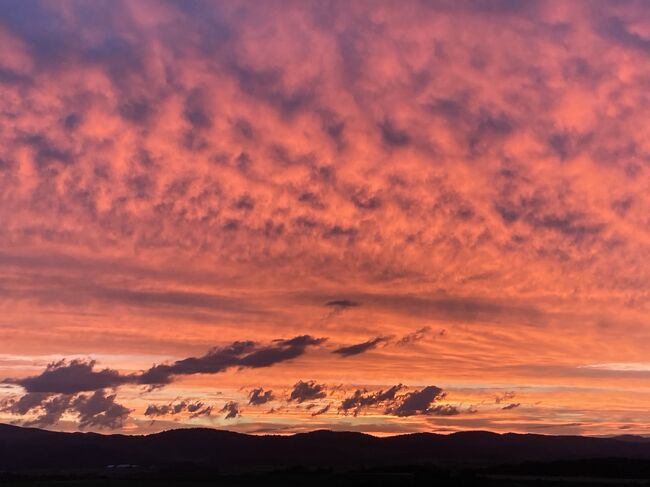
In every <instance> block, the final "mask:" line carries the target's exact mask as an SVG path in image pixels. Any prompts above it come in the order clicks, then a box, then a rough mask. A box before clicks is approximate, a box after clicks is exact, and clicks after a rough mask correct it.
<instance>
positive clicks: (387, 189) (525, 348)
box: [0, 0, 650, 435]
mask: <svg viewBox="0 0 650 487" xmlns="http://www.w3.org/2000/svg"><path fill="white" fill-rule="evenodd" d="M649 63H650V6H649V5H648V3H647V2H645V1H638V2H637V1H609V2H605V1H598V0H595V1H565V2H556V1H544V2H536V1H527V0H524V1H508V0H476V1H472V2H463V1H457V0H454V1H451V0H450V1H446V0H440V1H415V0H400V1H364V0H358V1H355V2H348V1H328V0H323V1H302V0H301V1H291V0H285V1H277V0H268V1H262V2H243V1H242V2H239V1H236V0H228V1H222V2H217V1H209V2H208V1H205V2H204V1H194V0H185V1H176V2H175V1H163V0H159V1H151V0H136V1H119V0H110V1H108V0H106V1H102V0H97V1H92V2H88V1H72V0H59V1H52V2H50V1H35V0H4V1H2V2H0V111H1V113H2V116H0V276H1V279H0V422H7V423H13V424H19V425H25V426H37V427H43V428H48V429H52V430H61V431H76V430H81V431H98V432H102V433H110V432H121V433H129V434H143V433H149V432H156V431H161V430H165V429H169V428H181V427H196V426H201V427H213V428H222V429H229V430H234V431H240V432H248V433H257V434H288V433H294V432H301V431H309V430H314V429H321V428H327V429H334V430H352V431H362V432H366V433H371V434H376V435H390V434H398V433H408V432H418V431H430V432H439V433H449V432H453V431H461V430H475V429H481V430H490V431H496V432H506V431H513V432H531V433H544V434H583V435H618V434H628V433H632V434H639V433H647V432H648V425H649V424H650V408H649V405H650V356H649V355H648V343H650V264H649V263H648V256H649V255H650V196H649V195H650V124H649V123H648V113H650V70H649V69H648V66H649V65H650V64H649Z"/></svg>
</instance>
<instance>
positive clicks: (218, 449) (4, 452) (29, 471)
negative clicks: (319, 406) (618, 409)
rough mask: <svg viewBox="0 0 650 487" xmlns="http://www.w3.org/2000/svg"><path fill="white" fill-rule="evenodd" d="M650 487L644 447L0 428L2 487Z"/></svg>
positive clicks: (527, 439)
mask: <svg viewBox="0 0 650 487" xmlns="http://www.w3.org/2000/svg"><path fill="white" fill-rule="evenodd" d="M400 484H402V485H432V486H461V485H468V486H473V485H474V486H506V487H508V486H512V487H514V486H563V485H573V486H576V485H577V486H580V485H603V486H606V485H648V486H650V442H649V441H648V439H646V438H643V437H629V436H628V437H618V438H589V437H579V436H543V435H517V434H506V435H498V434H494V433H487V432H468V433H457V434H452V435H436V434H412V435H402V436H394V437H389V438H377V437H373V436H369V435H363V434H359V433H345V432H341V433H336V432H331V431H315V432H312V433H307V434H298V435H293V436H251V435H243V434H238V433H232V432H227V431H218V430H210V429H187V430H174V431H167V432H164V433H160V434H154V435H147V436H124V435H98V434H93V433H57V432H49V431H43V430H38V429H30V428H19V427H15V426H8V425H0V485H1V486H21V485H22V486H38V485H48V486H51V485H56V486H62V487H63V486H71V487H72V486H78V487H82V486H109V485H120V486H136V485H137V486H181V485H189V486H196V487H202V486H248V485H270V486H275V485H283V486H284V485H306V486H310V487H311V486H314V487H318V486H325V485H327V486H335V487H341V486H366V485H367V486H382V485H400Z"/></svg>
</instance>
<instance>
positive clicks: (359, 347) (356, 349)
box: [332, 337, 389, 357]
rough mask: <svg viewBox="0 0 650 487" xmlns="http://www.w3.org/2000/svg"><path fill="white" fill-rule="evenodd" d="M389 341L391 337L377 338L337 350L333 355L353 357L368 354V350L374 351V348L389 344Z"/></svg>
mask: <svg viewBox="0 0 650 487" xmlns="http://www.w3.org/2000/svg"><path fill="white" fill-rule="evenodd" d="M388 340H389V337H375V338H373V339H371V340H367V341H365V342H362V343H357V344H355V345H349V346H347V347H340V348H337V349H336V350H334V351H333V352H332V353H336V354H338V355H341V356H342V357H351V356H353V355H359V354H362V353H364V352H367V351H368V350H372V349H373V348H376V347H377V345H379V344H380V343H383V342H387V341H388Z"/></svg>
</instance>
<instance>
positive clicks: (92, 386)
mask: <svg viewBox="0 0 650 487" xmlns="http://www.w3.org/2000/svg"><path fill="white" fill-rule="evenodd" d="M94 367H95V361H94V360H89V361H84V360H72V361H70V362H66V361H65V360H60V361H58V362H53V363H51V364H49V365H48V366H47V368H46V369H45V371H44V372H42V373H41V374H40V375H37V376H33V377H26V378H24V379H6V380H5V381H4V382H5V383H9V384H16V385H19V386H22V387H23V388H24V389H25V390H26V391H27V392H36V393H38V392H40V393H44V392H47V393H61V394H75V393H78V392H82V391H94V390H97V389H105V388H113V387H117V386H119V385H122V384H125V383H127V382H131V381H133V376H124V375H121V374H120V373H119V372H118V371H117V370H113V369H103V370H99V371H95V370H94Z"/></svg>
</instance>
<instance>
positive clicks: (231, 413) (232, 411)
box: [221, 401, 241, 419]
mask: <svg viewBox="0 0 650 487" xmlns="http://www.w3.org/2000/svg"><path fill="white" fill-rule="evenodd" d="M221 412H222V413H226V414H225V416H224V419H235V418H238V417H239V416H241V410H240V409H239V403H237V402H235V401H228V402H227V403H226V404H224V406H223V407H222V408H221Z"/></svg>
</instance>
